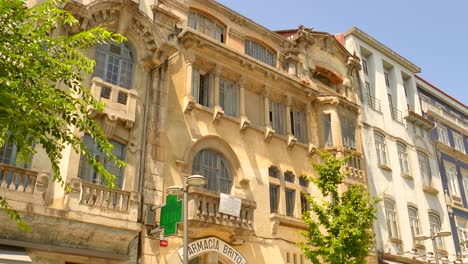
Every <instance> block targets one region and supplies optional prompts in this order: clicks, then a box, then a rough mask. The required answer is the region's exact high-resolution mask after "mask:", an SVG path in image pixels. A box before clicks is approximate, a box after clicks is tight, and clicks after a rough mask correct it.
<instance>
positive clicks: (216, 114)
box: [213, 105, 224, 123]
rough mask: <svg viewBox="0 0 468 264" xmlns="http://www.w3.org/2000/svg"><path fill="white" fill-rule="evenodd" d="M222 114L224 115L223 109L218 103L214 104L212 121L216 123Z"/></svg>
mask: <svg viewBox="0 0 468 264" xmlns="http://www.w3.org/2000/svg"><path fill="white" fill-rule="evenodd" d="M223 115H224V111H223V109H222V108H221V106H219V105H217V106H215V108H214V112H213V122H215V123H218V122H219V120H221V118H222V117H223Z"/></svg>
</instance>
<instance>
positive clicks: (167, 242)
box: [159, 239, 169, 247]
mask: <svg viewBox="0 0 468 264" xmlns="http://www.w3.org/2000/svg"><path fill="white" fill-rule="evenodd" d="M168 245H169V241H167V239H161V240H159V246H160V247H167V246H168Z"/></svg>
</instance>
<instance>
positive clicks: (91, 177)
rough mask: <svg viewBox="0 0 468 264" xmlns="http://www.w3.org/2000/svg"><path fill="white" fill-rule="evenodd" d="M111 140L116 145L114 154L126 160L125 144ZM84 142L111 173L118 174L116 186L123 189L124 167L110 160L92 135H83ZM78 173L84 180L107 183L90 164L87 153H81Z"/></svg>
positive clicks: (113, 149)
mask: <svg viewBox="0 0 468 264" xmlns="http://www.w3.org/2000/svg"><path fill="white" fill-rule="evenodd" d="M109 142H110V143H111V144H112V145H113V146H114V147H113V148H112V154H114V155H115V156H116V157H117V158H118V159H120V160H125V145H124V144H122V143H120V142H117V141H114V140H109ZM83 143H84V144H85V146H86V148H87V149H89V150H90V151H91V154H92V155H93V156H94V158H95V159H96V160H97V161H98V162H100V163H101V164H102V165H103V166H104V167H105V168H106V170H107V171H108V172H109V173H111V174H113V175H115V176H116V178H115V182H114V183H115V188H118V189H122V186H123V179H124V167H119V166H118V165H116V164H114V163H113V162H112V161H110V160H109V158H108V157H107V155H105V154H104V153H103V152H102V151H101V150H100V149H99V148H98V146H97V145H96V143H95V142H94V140H93V139H92V138H91V136H90V135H88V134H86V135H85V136H84V137H83ZM78 175H79V177H80V178H81V179H82V180H83V181H86V182H90V183H95V184H99V185H107V183H106V182H105V181H104V179H103V178H102V176H101V174H99V173H97V172H96V171H94V168H93V166H91V165H89V163H88V159H87V158H86V156H85V155H81V159H80V167H79V171H78Z"/></svg>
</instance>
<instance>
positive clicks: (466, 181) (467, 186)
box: [462, 172, 468, 199]
mask: <svg viewBox="0 0 468 264" xmlns="http://www.w3.org/2000/svg"><path fill="white" fill-rule="evenodd" d="M462 175H463V172H462ZM462 178H463V191H464V192H465V197H466V198H467V199H468V174H465V175H463V177H462Z"/></svg>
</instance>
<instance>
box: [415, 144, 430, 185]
mask: <svg viewBox="0 0 468 264" xmlns="http://www.w3.org/2000/svg"><path fill="white" fill-rule="evenodd" d="M418 162H419V170H420V171H421V177H422V179H423V184H424V186H426V187H432V173H431V166H430V164H429V158H428V157H427V155H426V154H424V153H423V152H421V151H418Z"/></svg>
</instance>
